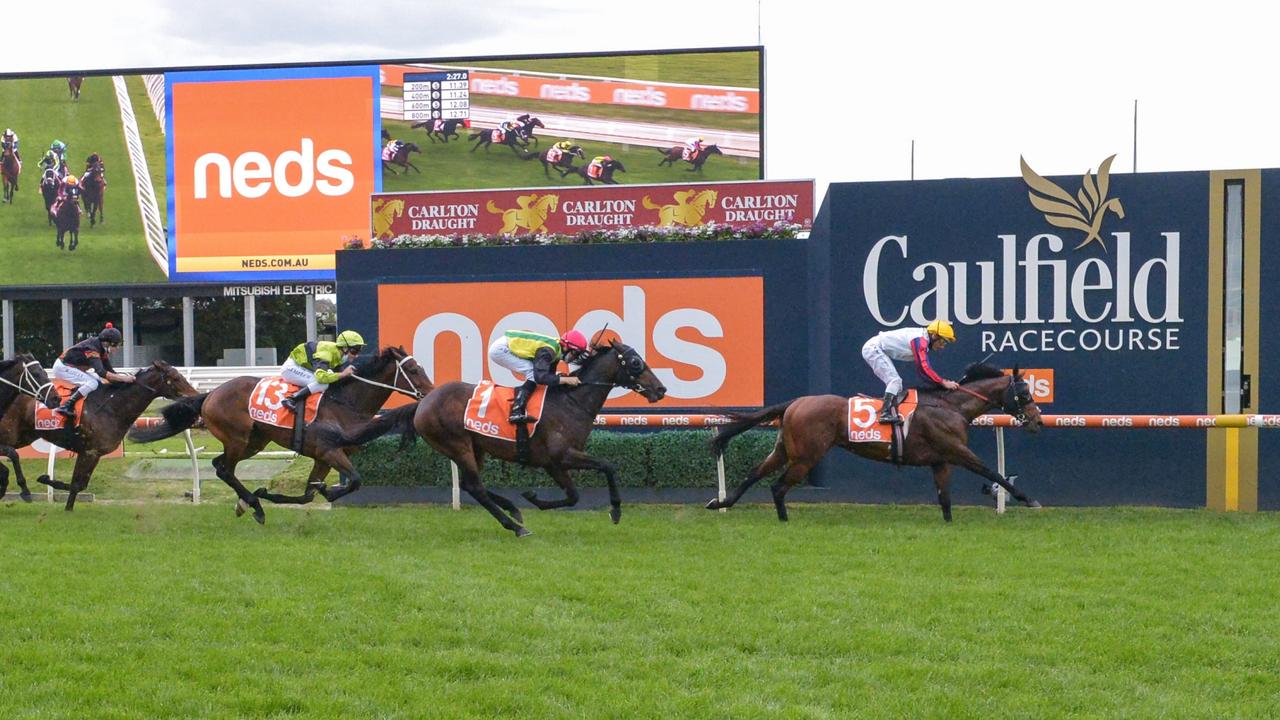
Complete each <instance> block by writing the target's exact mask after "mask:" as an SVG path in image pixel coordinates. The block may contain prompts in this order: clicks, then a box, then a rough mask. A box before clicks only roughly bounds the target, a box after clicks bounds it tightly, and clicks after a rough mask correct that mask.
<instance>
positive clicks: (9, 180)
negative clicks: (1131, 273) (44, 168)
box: [0, 147, 20, 204]
mask: <svg viewBox="0 0 1280 720" xmlns="http://www.w3.org/2000/svg"><path fill="white" fill-rule="evenodd" d="M19 172H20V171H19V166H18V155H17V154H16V153H15V152H14V150H13V148H12V147H6V148H5V149H4V156H3V157H2V158H0V175H3V176H4V201H5V202H7V203H9V204H13V194H14V193H16V192H18V173H19Z"/></svg>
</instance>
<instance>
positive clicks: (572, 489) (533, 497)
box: [520, 465, 578, 510]
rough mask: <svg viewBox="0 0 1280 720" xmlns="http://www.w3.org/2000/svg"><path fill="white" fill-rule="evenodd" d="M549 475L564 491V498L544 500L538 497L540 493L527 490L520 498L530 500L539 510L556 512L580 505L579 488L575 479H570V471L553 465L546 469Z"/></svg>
mask: <svg viewBox="0 0 1280 720" xmlns="http://www.w3.org/2000/svg"><path fill="white" fill-rule="evenodd" d="M546 471H547V474H548V475H550V476H551V479H552V480H555V481H556V484H557V485H559V486H560V488H561V489H562V490H564V497H563V498H561V499H559V500H543V499H542V498H539V497H538V493H536V492H534V491H533V490H525V491H524V492H523V493H520V496H521V497H523V498H524V499H525V500H528V501H529V502H530V503H531V504H532V505H533V506H534V507H536V508H538V509H539V510H554V509H555V508H562V507H573V506H574V505H577V504H578V486H577V485H575V484H574V483H573V478H571V477H569V471H567V470H565V469H564V468H562V467H559V466H556V465H552V466H550V467H548V468H546Z"/></svg>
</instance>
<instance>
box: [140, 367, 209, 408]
mask: <svg viewBox="0 0 1280 720" xmlns="http://www.w3.org/2000/svg"><path fill="white" fill-rule="evenodd" d="M135 383H136V384H138V385H141V386H143V387H145V388H147V389H148V390H150V391H151V392H153V393H155V394H156V395H159V396H160V397H164V398H168V399H170V400H177V399H178V398H184V397H194V396H196V395H199V394H200V391H199V390H196V389H195V388H194V387H192V386H191V383H189V382H187V379H186V378H185V377H184V376H183V375H182V373H181V372H178V368H176V367H174V366H172V365H170V364H169V363H167V362H165V361H164V360H156V361H155V362H153V363H151V364H150V365H148V366H147V367H145V368H143V369H142V370H140V371H138V374H137V375H136V376H135Z"/></svg>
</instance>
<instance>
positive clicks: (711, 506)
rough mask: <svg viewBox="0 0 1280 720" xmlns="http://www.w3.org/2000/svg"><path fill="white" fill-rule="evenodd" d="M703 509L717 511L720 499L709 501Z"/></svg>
mask: <svg viewBox="0 0 1280 720" xmlns="http://www.w3.org/2000/svg"><path fill="white" fill-rule="evenodd" d="M704 507H706V508H707V509H708V510H719V509H720V498H711V499H710V500H708V501H707V504H706V505H705V506H704Z"/></svg>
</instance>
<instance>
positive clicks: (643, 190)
mask: <svg viewBox="0 0 1280 720" xmlns="http://www.w3.org/2000/svg"><path fill="white" fill-rule="evenodd" d="M813 215H814V204H813V181H811V180H803V181H782V182H732V183H690V184H687V185H626V186H603V187H571V188H539V189H529V190H484V191H467V192H424V193H384V194H379V195H375V196H374V197H373V201H372V207H371V229H370V234H371V235H372V237H374V238H377V239H389V238H396V237H403V236H410V237H413V236H426V235H465V234H473V233H475V234H497V233H510V234H529V233H563V234H573V233H576V232H581V231H583V230H622V229H627V228H635V227H654V226H659V227H677V226H680V227H693V226H697V225H705V224H708V223H722V224H728V225H732V226H734V227H747V226H750V225H755V224H765V225H773V224H774V223H778V222H783V223H791V224H796V225H801V226H803V227H805V228H808V227H810V226H811V225H812V224H813Z"/></svg>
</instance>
